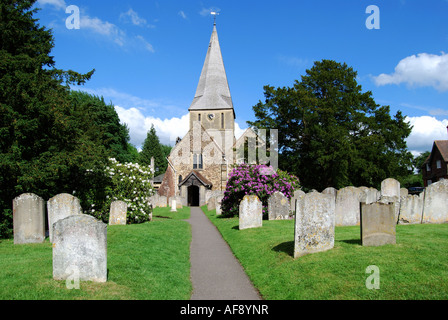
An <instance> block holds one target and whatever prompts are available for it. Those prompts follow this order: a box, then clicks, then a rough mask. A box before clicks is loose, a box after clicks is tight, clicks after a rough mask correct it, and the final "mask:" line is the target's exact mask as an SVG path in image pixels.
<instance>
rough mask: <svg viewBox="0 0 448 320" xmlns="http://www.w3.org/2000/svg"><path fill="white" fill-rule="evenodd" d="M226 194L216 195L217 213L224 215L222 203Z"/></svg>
mask: <svg viewBox="0 0 448 320" xmlns="http://www.w3.org/2000/svg"><path fill="white" fill-rule="evenodd" d="M223 198H224V196H218V197H216V215H217V216H220V215H222V209H221V203H222V199H223Z"/></svg>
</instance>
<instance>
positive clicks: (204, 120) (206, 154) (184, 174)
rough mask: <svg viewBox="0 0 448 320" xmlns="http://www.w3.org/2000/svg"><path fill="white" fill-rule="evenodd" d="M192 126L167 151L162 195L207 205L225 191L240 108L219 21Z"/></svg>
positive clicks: (193, 108) (195, 101)
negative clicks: (231, 84) (235, 104)
mask: <svg viewBox="0 0 448 320" xmlns="http://www.w3.org/2000/svg"><path fill="white" fill-rule="evenodd" d="M188 110H189V113H190V127H189V131H188V133H187V134H186V135H185V137H183V139H182V140H180V141H177V143H176V145H175V146H174V147H173V149H172V150H171V153H170V155H169V156H168V158H167V160H168V168H167V170H166V173H165V175H164V177H163V180H162V183H161V185H160V187H159V189H158V194H159V196H165V197H167V199H169V198H172V197H176V198H177V199H178V201H179V200H180V201H181V202H182V205H184V206H199V205H204V204H205V203H206V200H207V199H208V197H210V196H212V195H216V194H219V193H221V194H222V193H223V192H224V190H225V187H226V182H227V177H228V174H229V172H230V170H231V166H232V165H233V164H234V163H235V156H234V148H235V146H236V140H235V111H234V109H233V102H232V96H231V95H230V89H229V84H228V82H227V75H226V71H225V68H224V62H223V58H222V54H221V48H220V45H219V40H218V32H217V30H216V23H215V24H214V25H213V32H212V35H211V38H210V43H209V46H208V50H207V55H206V57H205V62H204V65H203V67H202V72H201V75H200V78H199V83H198V86H197V89H196V94H195V96H194V99H193V101H192V103H191V105H190V108H189V109H188Z"/></svg>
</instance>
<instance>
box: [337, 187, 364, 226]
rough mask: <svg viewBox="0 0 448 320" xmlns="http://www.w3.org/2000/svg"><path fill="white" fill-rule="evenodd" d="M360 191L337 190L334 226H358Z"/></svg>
mask: <svg viewBox="0 0 448 320" xmlns="http://www.w3.org/2000/svg"><path fill="white" fill-rule="evenodd" d="M361 197H362V191H361V190H360V189H359V188H356V187H352V186H350V187H345V188H342V189H339V190H338V192H337V194H336V207H335V214H336V222H335V223H336V226H358V225H359V203H360V198H361Z"/></svg>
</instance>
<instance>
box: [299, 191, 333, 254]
mask: <svg viewBox="0 0 448 320" xmlns="http://www.w3.org/2000/svg"><path fill="white" fill-rule="evenodd" d="M334 227H335V202H334V200H333V197H332V195H331V194H322V193H318V192H310V193H308V194H306V195H305V196H304V197H302V198H301V199H299V200H297V202H296V220H295V232H294V258H297V257H300V256H303V255H306V254H309V253H316V252H321V251H326V250H329V249H331V248H333V247H334V230H335V229H334Z"/></svg>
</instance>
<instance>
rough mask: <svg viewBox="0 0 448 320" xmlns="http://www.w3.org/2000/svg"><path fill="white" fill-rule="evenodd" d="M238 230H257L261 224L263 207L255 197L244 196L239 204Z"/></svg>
mask: <svg viewBox="0 0 448 320" xmlns="http://www.w3.org/2000/svg"><path fill="white" fill-rule="evenodd" d="M239 210H240V211H239V229H240V230H243V229H249V228H258V227H261V226H262V223H263V205H262V203H261V201H260V199H258V197H257V196H256V195H250V196H249V195H246V196H244V198H243V200H242V201H241V202H240V207H239Z"/></svg>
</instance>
